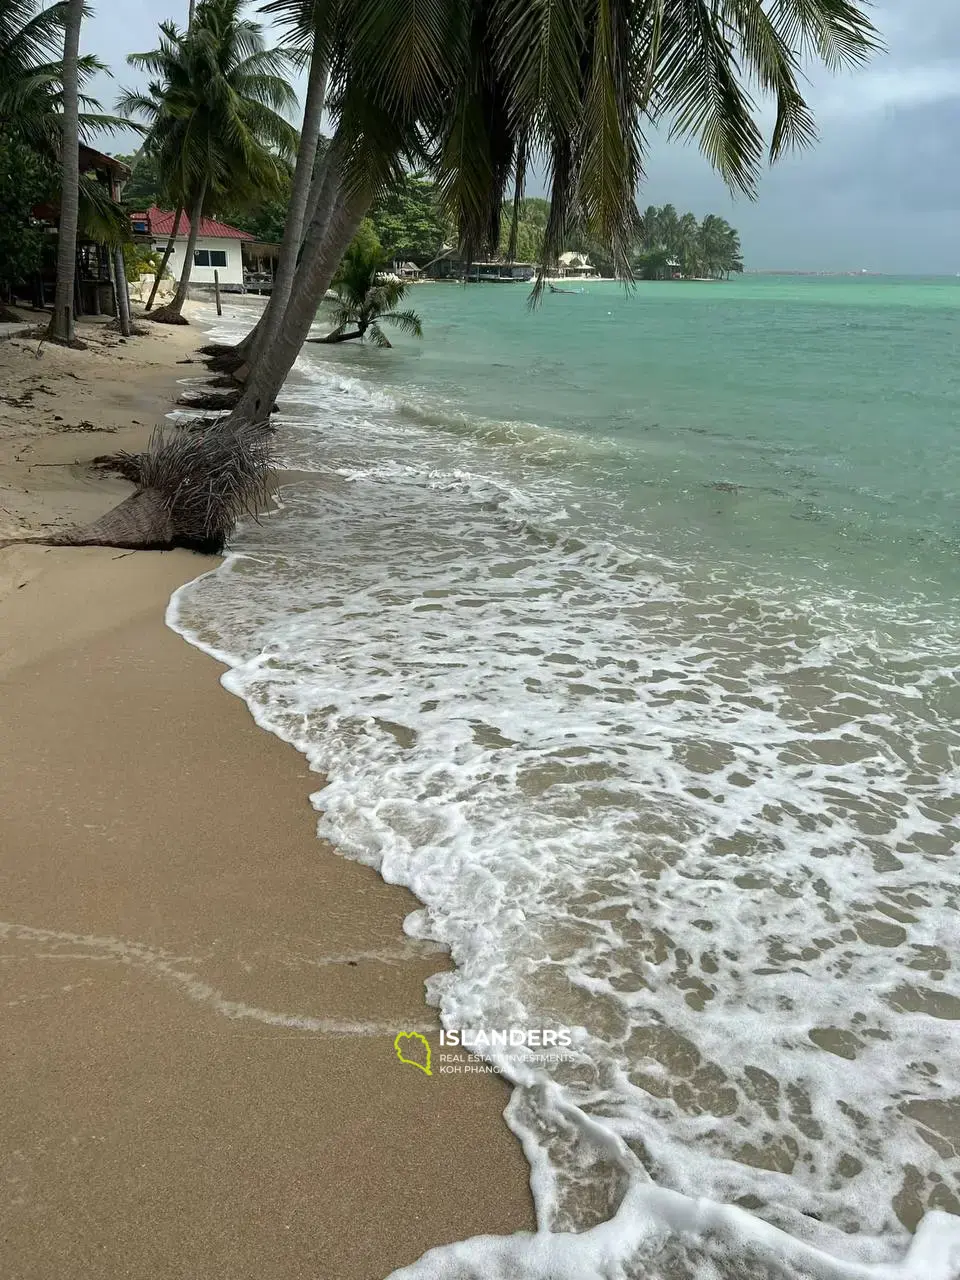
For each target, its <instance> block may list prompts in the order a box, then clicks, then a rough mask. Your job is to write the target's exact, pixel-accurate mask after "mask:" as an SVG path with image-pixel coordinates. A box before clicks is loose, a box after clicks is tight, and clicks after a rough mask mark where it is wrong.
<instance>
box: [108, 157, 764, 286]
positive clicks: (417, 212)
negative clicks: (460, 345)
mask: <svg viewBox="0 0 960 1280" xmlns="http://www.w3.org/2000/svg"><path fill="white" fill-rule="evenodd" d="M120 158H121V159H127V160H128V162H129V160H130V159H132V157H120ZM158 189H159V186H158V183H157V180H156V177H155V173H154V170H153V166H152V165H151V164H150V163H145V162H144V161H143V160H141V161H140V163H139V165H138V166H137V168H136V170H135V172H134V175H133V177H132V178H131V180H130V181H129V182H128V183H127V186H126V189H125V191H124V199H125V201H126V202H127V203H128V204H129V205H130V207H131V208H134V207H139V206H140V205H146V204H151V203H153V202H154V201H155V200H156V199H158V194H157V192H158ZM289 198H290V182H289V178H286V179H283V178H281V190H280V192H279V194H276V195H272V196H271V197H270V198H268V199H264V200H261V201H259V202H255V203H254V204H253V205H251V206H249V207H245V208H233V209H231V208H230V207H229V206H225V207H224V208H223V209H220V210H218V214H219V216H220V217H223V218H224V219H225V220H226V221H228V222H233V223H235V225H236V226H238V227H240V228H241V230H243V231H249V232H250V233H251V234H252V235H255V236H256V237H257V239H258V240H266V241H278V240H279V239H280V237H281V236H282V234H283V223H284V219H285V217H286V210H287V205H288V203H289ZM516 214H517V216H516V220H514V209H513V205H512V204H511V205H509V206H508V207H505V209H504V216H503V222H502V226H501V232H500V245H499V253H500V255H501V256H502V257H504V258H507V257H512V258H514V259H515V260H516V261H518V262H538V261H539V259H540V256H541V254H542V253H543V239H544V234H545V232H546V226H547V219H548V217H549V216H550V202H549V201H548V200H544V199H541V198H539V197H536V196H530V197H527V198H526V199H523V200H521V201H520V203H519V205H518V206H517V210H516ZM369 220H370V222H371V223H372V224H373V230H374V231H375V233H376V237H377V240H378V241H379V243H380V246H381V247H382V250H383V254H384V257H385V258H386V260H387V261H394V260H396V261H401V262H406V261H410V262H415V263H416V264H417V265H418V266H421V267H422V266H424V265H426V264H427V263H429V262H432V261H433V260H434V259H435V258H437V257H438V256H439V255H440V254H441V253H443V252H444V251H445V249H446V250H449V248H450V246H452V245H454V244H456V240H457V235H456V230H455V228H454V227H453V225H452V224H451V223H450V221H449V219H448V218H447V217H446V216H444V214H443V212H442V210H441V208H440V201H439V199H438V195H437V189H436V186H435V184H434V183H433V182H430V181H429V180H428V179H426V178H424V177H422V176H421V175H418V174H414V173H407V174H404V175H403V176H402V177H400V178H398V179H397V180H396V181H395V182H393V183H392V184H391V186H390V187H388V189H387V190H386V191H385V192H384V194H383V195H381V196H380V197H379V198H378V199H377V200H376V202H375V203H374V206H373V208H372V209H371V211H370V219H369ZM567 248H568V249H571V250H573V251H574V252H576V253H585V254H586V255H587V256H588V257H589V259H590V261H591V262H592V263H593V265H594V266H595V267H596V268H597V270H598V271H599V272H600V273H601V274H603V275H613V274H614V270H615V268H614V261H613V253H612V251H611V249H610V246H609V245H604V244H603V243H602V241H600V240H597V239H596V238H595V237H591V236H587V235H583V234H578V233H577V232H573V233H572V234H571V235H570V236H569V243H568V245H567ZM511 251H512V252H511ZM631 261H632V264H633V269H634V271H635V273H636V274H637V276H639V277H640V278H641V279H644V280H667V279H670V278H671V277H672V276H676V275H683V276H712V277H721V276H728V275H730V274H733V273H737V272H741V271H743V255H742V251H741V247H740V237H739V234H738V233H737V231H736V229H735V228H734V227H732V226H730V224H729V223H728V222H727V221H726V219H725V218H721V217H719V216H718V215H717V214H713V213H708V214H707V215H706V217H704V218H703V219H702V220H698V219H697V217H696V216H695V215H694V214H692V213H678V212H677V210H676V209H675V208H674V206H673V205H672V204H666V205H663V206H662V207H660V208H658V207H656V206H654V205H651V206H650V207H649V208H647V209H646V210H645V211H644V213H643V215H642V217H641V219H640V224H639V228H638V233H637V238H636V241H635V243H634V246H633V251H632V254H631Z"/></svg>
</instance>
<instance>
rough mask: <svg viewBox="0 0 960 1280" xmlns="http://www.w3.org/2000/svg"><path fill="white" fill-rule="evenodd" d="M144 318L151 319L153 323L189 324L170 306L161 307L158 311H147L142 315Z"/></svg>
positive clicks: (184, 317)
mask: <svg viewBox="0 0 960 1280" xmlns="http://www.w3.org/2000/svg"><path fill="white" fill-rule="evenodd" d="M143 318H144V319H145V320H152V321H153V323H154V324H189V323H190V321H189V320H188V319H187V318H186V316H183V315H181V314H180V312H179V311H174V309H173V308H172V307H161V308H160V310H159V311H148V312H147V313H146V314H145V315H144V317H143Z"/></svg>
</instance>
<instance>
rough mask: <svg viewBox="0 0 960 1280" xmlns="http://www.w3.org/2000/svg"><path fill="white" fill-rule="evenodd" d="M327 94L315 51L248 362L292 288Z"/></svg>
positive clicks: (269, 337) (269, 336) (323, 67)
mask: <svg viewBox="0 0 960 1280" xmlns="http://www.w3.org/2000/svg"><path fill="white" fill-rule="evenodd" d="M326 93H327V64H326V58H325V57H324V56H323V54H322V53H321V52H320V51H317V52H316V53H315V54H314V56H313V58H312V59H311V61H310V78H309V81H308V82H307V97H306V101H305V103H304V108H303V127H302V128H301V131H300V147H299V150H298V151H297V164H296V168H295V169H294V173H293V186H292V189H291V192H290V208H289V209H288V211H287V220H286V222H285V224H284V227H283V239H282V240H281V242H280V261H279V263H278V266H277V273H276V275H275V276H274V280H273V288H272V289H271V290H270V297H269V300H268V301H267V305H266V308H265V310H264V313H263V316H262V317H261V319H260V321H259V323H258V324H257V325H256V327H255V328H254V330H253V331H252V333H251V335H250V338H249V339H248V340H247V342H245V343H244V344H243V352H244V354H245V355H246V357H247V360H248V363H250V364H252V363H253V362H254V361H255V360H256V358H257V356H258V355H259V353H260V352H261V351H262V350H263V349H264V347H265V346H267V345H269V343H270V342H272V341H273V338H274V336H275V335H276V332H277V330H278V329H279V327H280V322H281V320H282V319H283V313H284V311H285V310H286V306H287V303H288V301H289V300H290V291H291V289H292V288H293V277H294V274H295V273H296V270H297V255H298V254H299V252H300V245H301V243H302V241H303V228H304V222H305V220H306V215H307V208H308V205H309V204H310V196H311V190H312V184H313V170H314V166H315V165H316V159H317V146H318V144H319V142H320V121H321V119H322V117H323V104H324V99H325V97H326Z"/></svg>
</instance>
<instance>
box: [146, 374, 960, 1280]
mask: <svg viewBox="0 0 960 1280" xmlns="http://www.w3.org/2000/svg"><path fill="white" fill-rule="evenodd" d="M286 403H287V405H288V406H289V405H291V404H294V405H299V406H300V407H301V413H300V414H299V415H298V416H296V417H295V418H289V419H288V420H286V426H287V430H286V431H285V434H284V444H283V448H284V452H285V455H286V461H287V462H288V463H289V464H290V465H291V466H294V467H297V468H300V469H307V470H310V471H312V472H313V473H314V474H313V476H310V477H302V478H300V479H299V480H298V481H297V482H296V483H294V484H292V485H291V486H289V487H288V488H286V489H285V491H284V495H283V499H284V505H283V509H282V510H281V511H280V512H279V513H278V514H277V515H276V516H275V517H273V518H272V519H271V520H270V521H269V522H268V523H266V524H265V525H263V526H262V527H258V528H251V529H247V530H245V531H244V532H243V535H242V537H241V538H240V539H238V542H237V545H236V548H235V553H234V555H233V556H232V557H231V559H230V560H229V561H228V562H227V564H226V565H225V566H224V567H223V568H221V569H219V570H217V571H216V572H215V573H213V574H211V575H207V576H206V577H204V578H202V579H199V580H198V581H197V582H196V583H194V584H191V585H190V586H188V587H186V588H183V589H182V590H181V591H180V592H179V593H178V594H177V596H176V597H175V599H174V601H173V602H172V603H171V609H170V614H169V620H170V622H171V625H173V626H174V627H175V628H176V629H178V630H180V631H181V632H182V633H183V634H185V635H186V636H187V638H189V639H191V640H192V641H193V642H194V643H196V644H199V645H201V646H202V647H204V648H207V649H208V650H209V651H211V652H214V653H215V654H216V655H217V656H218V657H220V658H221V659H222V660H223V661H225V662H226V663H227V664H228V665H229V667H230V670H229V672H228V673H227V675H226V676H225V677H224V684H225V685H226V686H227V687H228V688H230V689H231V690H232V691H233V692H235V693H237V694H238V695H240V696H241V697H243V698H244V699H245V700H246V701H247V703H248V704H249V705H250V707H251V710H252V711H253V714H254V715H255V717H256V719H257V720H258V722H259V723H260V724H262V725H263V726H264V727H266V728H268V729H269V730H271V731H272V732H274V733H276V734H278V735H280V736H281V737H283V738H285V739H286V740H288V741H290V742H292V743H294V744H295V745H296V746H297V747H298V748H299V749H300V750H302V751H303V752H304V753H305V754H306V755H307V757H308V758H309V760H310V762H311V765H312V767H313V768H314V769H316V770H317V771H318V772H319V773H322V774H324V775H325V776H326V779H327V782H326V785H325V786H324V787H323V789H322V790H320V791H319V792H318V793H317V794H316V796H314V802H315V804H316V806H317V808H318V809H319V810H320V811H321V813H322V817H321V821H320V831H321V833H322V834H323V835H325V836H327V837H328V838H330V839H331V840H332V841H334V842H335V843H336V844H337V845H338V846H339V847H340V848H341V849H342V850H343V851H344V852H345V853H347V854H349V855H350V856H353V857H356V858H358V859H361V860H363V861H366V862H370V863H372V864H374V865H376V866H377V867H379V869H380V871H381V873H382V874H383V876H384V877H385V879H387V880H389V881H391V882H398V883H403V884H406V885H408V886H409V887H410V888H412V889H413V891H414V892H415V893H416V895H417V897H418V898H419V899H420V900H421V902H422V903H423V904H424V907H423V909H422V910H421V911H418V912H416V913H414V915H413V916H411V917H410V918H409V919H408V922H407V929H408V932H410V933H412V934H414V935H415V936H418V937H424V938H431V939H434V940H436V941H439V942H442V943H444V944H446V945H447V946H449V947H450V949H451V952H452V954H453V957H454V959H455V961H456V964H457V969H456V970H455V971H454V972H451V973H444V974H441V975H438V976H437V977H436V978H434V979H433V980H432V982H431V983H430V985H429V997H430V999H431V1000H432V1001H434V1002H436V1003H437V1004H438V1005H439V1008H440V1011H441V1018H442V1021H443V1023H444V1025H445V1026H447V1027H449V1028H452V1027H490V1026H504V1025H514V1026H530V1025H533V1026H543V1025H546V1026H550V1025H568V1026H572V1027H574V1028H576V1033H575V1045H576V1060H575V1061H574V1062H573V1063H571V1064H567V1065H561V1066H558V1067H556V1068H554V1069H553V1070H552V1072H551V1073H550V1074H549V1075H548V1074H546V1073H545V1071H544V1069H543V1067H542V1066H539V1065H537V1064H534V1063H533V1062H530V1061H528V1062H523V1061H518V1060H517V1059H515V1058H514V1059H510V1060H507V1059H505V1058H502V1057H501V1058H500V1059H499V1065H500V1066H501V1067H502V1068H503V1069H504V1071H505V1072H506V1073H507V1074H508V1075H510V1076H511V1078H513V1079H514V1081H515V1082H516V1084H517V1089H516V1091H515V1094H514V1097H513V1100H512V1102H511V1106H510V1109H509V1119H510V1123H511V1126H512V1127H513V1128H514V1129H515V1131H516V1132H517V1133H518V1134H519V1135H520V1136H521V1137H522V1139H523V1141H524V1147H525V1151H526V1152H527V1155H528V1158H529V1159H530V1160H531V1167H532V1182H533V1188H534V1192H535V1198H536V1202H537V1211H538V1221H539V1223H540V1226H541V1228H542V1231H541V1233H540V1234H538V1235H537V1236H534V1237H515V1238H511V1239H510V1240H508V1241H495V1240H487V1241H480V1242H468V1243H467V1244H464V1245H458V1246H453V1247H452V1248H450V1249H447V1250H440V1251H434V1252H433V1253H431V1254H430V1255H428V1256H427V1258H425V1259H424V1260H422V1262H421V1263H420V1264H418V1265H417V1267H415V1268H412V1269H407V1270H405V1271H403V1272H400V1273H397V1274H398V1275H403V1276H404V1277H407V1276H410V1277H414V1276H416V1277H418V1280H419V1277H423V1276H438V1277H439V1276H457V1277H467V1276H475V1275H476V1276H479V1275H483V1276H485V1277H493V1276H499V1275H503V1276H508V1275H509V1276H522V1277H524V1278H525V1280H526V1278H527V1277H529V1278H531V1280H533V1278H534V1277H536V1278H540V1277H543V1278H544V1280H545V1278H546V1277H548V1276H551V1277H557V1276H567V1275H569V1276H571V1277H572V1276H578V1277H586V1276H592V1275H597V1276H604V1275H607V1276H624V1277H628V1276H630V1277H632V1276H639V1275H643V1276H645V1277H657V1276H663V1277H664V1278H665V1280H667V1278H668V1277H669V1278H670V1280H673V1278H674V1277H677V1278H681V1277H682V1278H687V1277H693V1276H696V1277H701V1276H704V1277H710V1276H713V1275H716V1276H718V1277H721V1276H722V1277H726V1276H730V1277H733V1276H737V1277H743V1276H752V1275H757V1276H780V1275H783V1276H785V1277H786V1276H802V1275H810V1276H817V1277H819V1276H823V1277H825V1278H829V1280H833V1277H854V1276H858V1275H866V1274H869V1275H871V1276H875V1277H881V1276H883V1277H887V1276H890V1277H892V1276H894V1275H896V1276H899V1277H908V1276H909V1277H917V1280H919V1277H921V1276H923V1277H924V1278H925V1280H926V1278H927V1277H932V1276H937V1277H940V1276H942V1277H944V1280H946V1277H947V1276H948V1275H951V1276H953V1275H955V1274H956V1272H957V1267H958V1266H960V1231H958V1228H960V1223H958V1221H957V1219H956V1218H953V1217H949V1216H947V1214H948V1213H949V1214H955V1213H958V1212H960V1203H958V1199H957V1184H956V1166H955V1162H956V1160H957V1158H958V1146H957V1143H958V1133H960V1118H958V1110H960V1101H958V1100H960V1059H958V1052H957V1048H956V1042H957V1036H956V1020H957V1018H958V1017H960V985H958V983H957V979H956V971H955V967H954V963H953V961H952V958H951V948H952V947H953V946H955V939H956V936H957V913H958V910H960V900H958V889H957V886H956V861H955V851H956V848H957V846H958V843H960V785H958V783H957V781H956V779H957V778H958V777H960V734H958V731H957V727H956V726H957V718H958V712H960V682H958V679H957V672H956V654H957V652H958V647H960V637H958V635H957V631H956V627H955V626H952V627H950V626H946V625H945V624H944V621H943V618H942V616H941V617H935V616H934V615H933V613H931V612H930V611H929V610H928V609H927V608H926V606H925V604H924V602H923V601H917V602H916V603H915V605H914V608H913V611H912V612H910V611H908V610H907V609H906V608H905V606H904V605H903V604H901V605H899V606H898V608H897V609H896V610H893V609H891V608H890V607H886V606H884V605H883V603H882V602H868V601H866V600H863V599H861V600H857V599H853V598H851V597H850V596H849V595H848V594H845V593H841V592H837V593H836V595H835V596H833V597H831V596H829V595H825V594H824V593H823V591H822V589H817V590H815V589H813V588H805V587H804V586H803V585H802V584H797V583H790V582H785V581H783V580H782V579H781V578H779V577H777V575H776V574H774V573H768V574H767V575H766V577H765V578H764V579H763V580H762V581H761V580H760V578H758V577H757V578H752V579H749V580H747V579H745V578H744V577H743V571H742V570H737V571H733V570H731V569H730V568H729V567H727V566H725V565H723V564H722V563H714V562H699V563H697V564H687V563H683V562H680V561H668V560H666V559H665V558H664V557H663V556H662V554H661V553H660V552H659V551H655V550H654V549H652V548H651V547H649V546H648V545H646V544H645V542H644V539H643V537H642V535H641V534H640V532H639V531H638V530H632V531H631V530H629V529H628V528H626V527H625V526H624V525H623V524H622V521H621V520H620V516H619V504H618V502H617V500H616V498H615V496H614V495H612V494H610V493H607V492H605V491H604V490H602V488H599V489H598V488H589V487H587V486H586V485H585V483H584V472H583V469H582V467H581V465H580V460H579V459H578V460H577V462H576V463H572V462H571V461H570V458H569V454H567V455H564V454H562V453H558V454H557V455H556V456H555V457H554V459H553V462H552V465H551V467H550V468H546V469H545V468H543V467H541V466H539V465H538V464H537V462H536V461H532V462H531V461H530V460H529V459H528V458H525V457H523V456H522V455H518V454H517V453H515V452H511V451H510V450H509V449H508V450H503V449H500V448H494V449H491V447H490V441H489V440H488V439H487V440H485V439H484V437H483V434H482V432H478V433H476V434H475V435H471V434H470V433H469V432H468V433H460V432H454V433H444V432H438V431H437V430H435V429H434V428H433V427H432V426H431V425H430V424H428V423H425V422H423V421H419V422H418V421H413V420H411V419H410V417H409V415H403V413H402V412H398V411H397V408H396V405H395V403H394V402H393V401H392V400H390V398H389V397H385V396H383V395H382V393H380V392H378V391H376V390H372V389H369V388H366V387H364V386H363V385H362V384H360V383H358V382H357V381H356V380H355V379H339V380H335V381H333V382H331V378H330V375H329V374H328V373H327V372H326V371H322V370H313V371H312V372H310V374H309V375H308V376H307V377H305V378H304V379H303V380H302V381H301V383H300V385H299V387H298V389H297V390H296V391H295V393H294V394H293V395H292V396H289V397H287V399H286ZM495 443H496V444H498V445H499V444H500V443H502V442H500V441H496V442H495ZM490 1056H491V1057H493V1058H494V1059H497V1054H496V1052H491V1055H490ZM944 1211H946V1212H944ZM918 1223H919V1224H920V1228H921V1229H920V1230H919V1231H918V1233H917V1236H916V1238H915V1240H914V1242H913V1245H912V1248H911V1251H910V1254H909V1256H908V1258H907V1260H906V1261H905V1262H903V1263H902V1265H900V1264H896V1260H897V1259H900V1258H902V1257H903V1256H904V1254H905V1251H906V1249H907V1246H908V1244H909V1237H908V1232H909V1231H910V1230H913V1229H914V1228H915V1227H917V1224H918ZM571 1233H575V1234H571ZM895 1264H896V1265H895ZM951 1267H952V1268H953V1270H952V1271H951V1270H950V1268H951ZM864 1268H870V1270H868V1271H865V1270H864Z"/></svg>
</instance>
